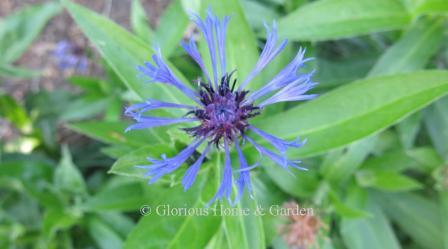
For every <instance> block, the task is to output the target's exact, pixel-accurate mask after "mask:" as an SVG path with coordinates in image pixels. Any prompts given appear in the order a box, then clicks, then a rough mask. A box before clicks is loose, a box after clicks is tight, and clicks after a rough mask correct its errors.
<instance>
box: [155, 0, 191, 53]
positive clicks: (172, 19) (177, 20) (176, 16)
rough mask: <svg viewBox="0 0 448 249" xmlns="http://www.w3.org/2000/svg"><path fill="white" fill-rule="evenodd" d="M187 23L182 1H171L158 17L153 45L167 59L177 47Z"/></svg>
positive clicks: (187, 19)
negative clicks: (158, 48)
mask: <svg viewBox="0 0 448 249" xmlns="http://www.w3.org/2000/svg"><path fill="white" fill-rule="evenodd" d="M190 1H192V0H190ZM189 23H190V19H189V18H188V16H187V14H185V12H184V9H183V8H182V1H181V0H174V1H172V2H171V3H170V5H169V6H168V8H167V9H166V10H165V12H163V14H162V16H161V17H160V21H159V26H158V27H157V29H156V31H155V34H154V42H153V44H155V45H156V46H158V47H160V49H161V50H162V54H164V55H165V56H166V57H169V56H170V55H171V54H172V53H173V52H174V50H175V48H176V47H177V46H178V45H179V42H180V40H181V39H182V37H183V35H184V33H185V30H186V29H187V27H188V24H189Z"/></svg>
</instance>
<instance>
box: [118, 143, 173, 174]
mask: <svg viewBox="0 0 448 249" xmlns="http://www.w3.org/2000/svg"><path fill="white" fill-rule="evenodd" d="M173 152H174V151H173V148H170V147H168V146H165V145H161V146H151V145H147V146H143V147H140V148H138V149H136V150H134V151H132V152H129V153H127V154H126V155H124V156H122V157H120V158H118V160H117V161H116V162H115V163H114V164H113V165H112V168H111V169H110V170H109V173H112V174H117V175H123V176H132V177H140V178H142V177H144V174H143V172H144V171H142V170H141V169H138V168H136V167H135V166H136V165H146V164H148V161H147V160H146V158H147V157H152V158H157V157H159V156H160V155H162V154H167V155H170V154H172V153H173Z"/></svg>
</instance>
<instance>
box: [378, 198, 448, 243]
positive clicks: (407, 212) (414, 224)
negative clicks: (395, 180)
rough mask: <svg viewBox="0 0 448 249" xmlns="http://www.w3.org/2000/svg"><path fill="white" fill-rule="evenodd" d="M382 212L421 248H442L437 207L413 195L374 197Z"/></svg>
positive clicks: (431, 202)
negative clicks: (378, 202)
mask: <svg viewBox="0 0 448 249" xmlns="http://www.w3.org/2000/svg"><path fill="white" fill-rule="evenodd" d="M375 199H377V200H378V201H380V203H381V206H382V207H383V210H384V212H385V213H386V214H387V216H388V217H389V218H390V219H391V220H392V221H393V222H395V223H396V224H397V225H398V226H399V227H400V228H401V230H403V231H404V232H405V233H407V234H408V235H409V236H410V237H411V238H412V239H413V240H414V241H415V242H416V243H417V244H419V245H420V246H421V247H422V248H428V249H440V248H443V234H442V224H441V217H440V209H439V206H438V205H436V204H435V203H434V202H433V201H431V200H428V199H425V198H423V197H421V196H418V195H415V194H404V193H403V194H381V195H375Z"/></svg>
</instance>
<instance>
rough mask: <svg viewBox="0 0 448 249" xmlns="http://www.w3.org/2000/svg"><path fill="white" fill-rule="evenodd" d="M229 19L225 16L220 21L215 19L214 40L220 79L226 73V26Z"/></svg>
mask: <svg viewBox="0 0 448 249" xmlns="http://www.w3.org/2000/svg"><path fill="white" fill-rule="evenodd" d="M229 21H230V17H228V16H225V17H224V18H223V19H222V21H219V19H218V18H216V21H215V30H216V40H217V41H218V53H219V59H220V64H221V77H220V78H222V77H224V76H225V74H226V73H227V70H226V63H227V62H226V34H227V25H228V24H229Z"/></svg>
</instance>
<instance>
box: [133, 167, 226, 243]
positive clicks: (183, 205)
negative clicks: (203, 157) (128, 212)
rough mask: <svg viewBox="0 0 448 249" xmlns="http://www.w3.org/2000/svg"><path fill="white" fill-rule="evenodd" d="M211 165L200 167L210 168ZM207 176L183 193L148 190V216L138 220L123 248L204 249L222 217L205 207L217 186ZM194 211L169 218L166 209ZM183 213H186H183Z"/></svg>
mask: <svg viewBox="0 0 448 249" xmlns="http://www.w3.org/2000/svg"><path fill="white" fill-rule="evenodd" d="M210 166H212V165H210V164H208V165H203V166H202V167H204V168H205V167H210ZM209 179H210V180H213V179H214V176H213V175H210V174H207V175H205V176H204V177H201V178H200V179H198V180H196V182H195V183H194V184H193V186H192V188H190V189H189V190H188V191H186V192H184V193H182V188H181V187H182V186H181V185H177V186H175V187H169V188H165V187H162V186H160V185H152V186H150V187H148V192H149V193H148V196H150V197H151V198H149V199H148V200H147V205H148V207H150V209H151V213H150V214H148V213H147V215H146V216H144V217H142V218H141V219H140V221H139V222H138V224H137V226H136V227H135V228H134V230H133V231H132V232H131V233H130V234H129V236H128V238H127V240H126V243H125V246H124V248H125V249H143V248H144V249H150V248H182V249H190V248H191V249H196V248H204V247H205V245H207V243H208V242H209V241H210V240H211V239H212V237H213V235H214V234H215V233H216V231H217V230H218V227H219V224H220V220H221V218H220V217H219V216H215V215H213V213H212V211H211V210H210V209H206V208H205V204H206V202H208V201H209V200H210V199H211V198H212V196H213V193H214V191H216V189H215V186H216V184H214V183H212V182H210V180H209ZM169 208H170V209H171V210H173V209H176V210H181V209H184V210H196V211H195V212H197V213H196V214H190V215H188V214H185V215H169V213H167V212H169V211H168V209H169ZM183 212H186V211H183Z"/></svg>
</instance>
